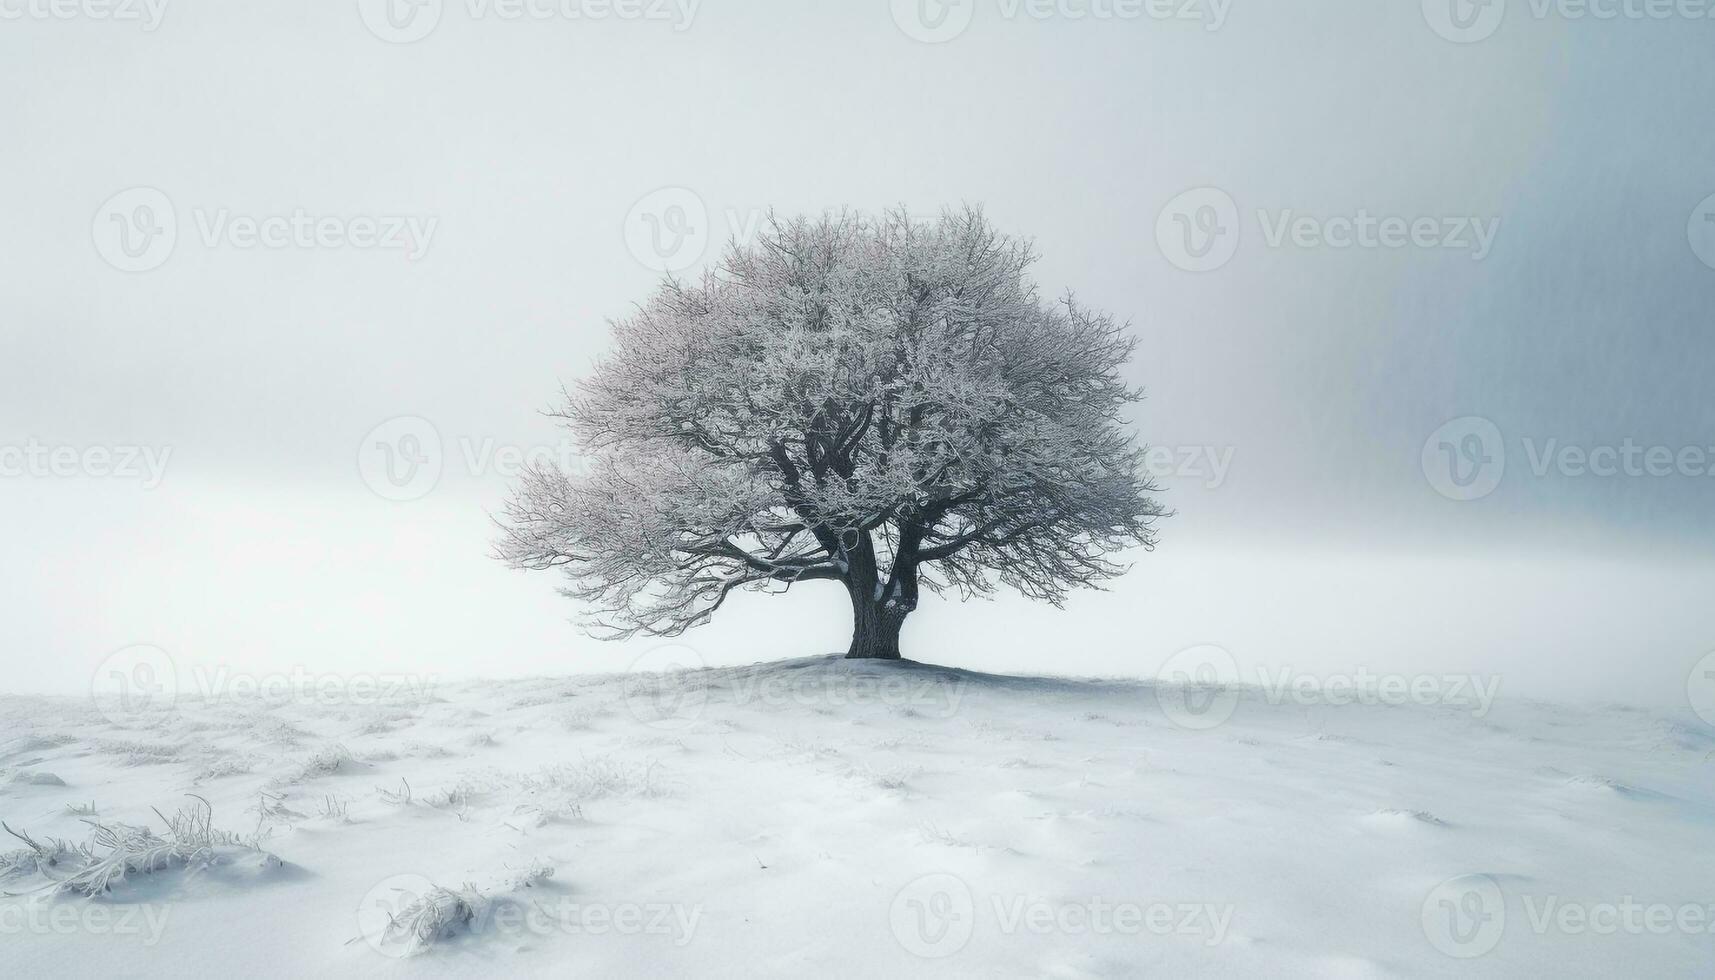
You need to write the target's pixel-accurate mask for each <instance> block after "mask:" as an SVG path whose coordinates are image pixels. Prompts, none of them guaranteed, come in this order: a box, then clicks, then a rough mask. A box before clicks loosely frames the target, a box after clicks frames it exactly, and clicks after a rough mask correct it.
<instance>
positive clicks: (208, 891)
mask: <svg viewBox="0 0 1715 980" xmlns="http://www.w3.org/2000/svg"><path fill="white" fill-rule="evenodd" d="M390 686H391V685H383V689H377V690H370V689H367V688H365V689H364V690H361V691H360V690H358V688H357V687H356V686H353V687H350V688H344V689H339V690H332V691H324V692H323V696H316V695H306V696H295V697H277V696H268V695H267V692H249V693H245V692H239V693H233V692H234V691H237V690H238V689H237V688H233V689H231V690H228V691H226V692H225V693H223V695H222V696H221V697H219V698H213V699H207V698H197V697H192V696H188V695H181V696H180V697H178V698H177V699H176V702H175V703H172V704H159V703H156V704H151V705H149V706H148V707H147V709H146V710H139V706H138V705H136V704H120V703H116V702H113V701H101V702H92V701H89V700H75V699H48V698H34V697H5V698H0V816H3V819H4V821H5V823H6V826H7V827H8V828H10V830H11V831H12V834H11V835H8V836H7V837H6V842H7V843H6V845H5V847H4V848H0V850H5V851H6V852H7V853H5V854H4V856H3V857H0V890H4V891H5V892H6V896H5V897H4V899H0V930H3V931H4V933H5V936H4V940H3V943H0V950H3V956H4V960H5V963H6V965H5V967H4V969H3V970H0V972H4V973H5V974H7V975H11V976H20V977H21V976H108V977H125V976H142V975H152V974H153V975H159V974H162V973H164V972H165V971H167V970H169V968H170V969H171V970H172V971H173V972H175V973H179V974H182V975H206V976H248V977H303V976H317V977H360V976H401V977H403V976H410V977H453V976H500V975H521V976H542V977H566V976H620V975H632V974H644V973H647V974H650V975H663V976H731V977H740V976H742V977H755V976H874V977H886V976H930V975H936V976H972V977H994V976H1019V977H1034V976H1050V977H1084V976H1099V977H1122V976H1125V977H1132V976H1160V977H1193V976H1283V977H1407V976H1492V977H1528V976H1590V977H1598V976H1655V977H1693V976H1701V977H1707V976H1709V975H1710V971H1711V969H1715V934H1712V933H1711V930H1715V728H1710V727H1708V726H1705V725H1703V724H1702V723H1701V722H1700V721H1698V720H1697V719H1696V718H1695V717H1694V716H1691V715H1689V714H1687V715H1686V716H1685V717H1684V718H1672V717H1667V716H1664V715H1655V714H1650V713H1647V712H1643V711H1639V710H1635V709H1627V708H1617V707H1616V708H1602V709H1595V708H1570V707H1560V706H1554V705H1549V704H1540V703H1530V702H1520V701H1517V700H1508V699H1505V698H1503V699H1500V700H1498V701H1496V702H1495V703H1494V704H1493V705H1492V710H1484V707H1483V706H1481V705H1478V704H1476V703H1475V701H1473V702H1472V703H1441V704H1436V705H1430V706H1426V705H1422V704H1340V705H1332V704H1327V703H1319V702H1315V701H1311V702H1309V703H1306V702H1305V700H1304V699H1302V698H1288V699H1285V700H1282V699H1280V698H1270V697H1268V696H1267V692H1266V691H1264V690H1261V689H1258V688H1249V689H1246V690H1245V691H1244V692H1243V693H1242V694H1241V695H1236V696H1235V695H1231V694H1228V693H1224V692H1220V691H1203V690H1190V691H1187V690H1185V689H1180V688H1158V687H1157V686H1155V685H1153V684H1149V683H1141V682H1135V681H1081V680H1066V679H1053V678H1013V677H998V676H988V675H980V674H971V673H967V672H961V671H952V670H943V669H938V668H931V667H925V666H919V665H913V664H909V663H907V664H885V663H852V662H847V661H843V660H838V659H822V658H814V659H808V660H798V661H791V662H787V663H783V664H774V665H766V666H761V667H756V668H742V669H723V670H711V671H704V672H697V673H690V674H679V675H671V676H666V677H663V676H659V675H647V674H643V675H639V674H631V675H606V676H582V677H564V678H546V679H536V680H528V681H507V682H487V683H479V682H472V683H460V684H456V685H455V684H434V685H427V686H426V687H418V688H416V689H411V688H409V687H405V688H403V689H398V690H387V689H385V688H386V687H390ZM275 693H278V692H275ZM1229 715H1230V717H1229ZM24 838H28V841H26V840H25V839H24ZM91 894H93V897H90V895H91Z"/></svg>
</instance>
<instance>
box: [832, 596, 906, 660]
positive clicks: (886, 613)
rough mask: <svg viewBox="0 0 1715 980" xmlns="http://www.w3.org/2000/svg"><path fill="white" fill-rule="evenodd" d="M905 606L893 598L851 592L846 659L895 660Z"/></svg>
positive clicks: (897, 655) (903, 623)
mask: <svg viewBox="0 0 1715 980" xmlns="http://www.w3.org/2000/svg"><path fill="white" fill-rule="evenodd" d="M910 612H911V610H910V608H909V607H907V606H905V605H903V604H902V603H900V602H899V601H898V600H897V599H895V600H894V601H893V602H891V603H889V602H877V601H875V599H874V598H872V597H870V596H860V595H857V594H856V593H855V592H854V593H853V595H852V645H851V649H849V650H847V651H846V659H848V660H898V659H900V656H899V630H900V627H902V626H904V625H905V617H906V616H907V615H908V614H910Z"/></svg>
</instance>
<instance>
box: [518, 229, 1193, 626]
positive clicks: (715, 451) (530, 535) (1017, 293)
mask: <svg viewBox="0 0 1715 980" xmlns="http://www.w3.org/2000/svg"><path fill="white" fill-rule="evenodd" d="M1033 260H1034V255H1033V253H1032V250H1031V247H1030V246H1029V244H1028V243H1026V242H1023V241H1020V240H1018V239H1016V238H1012V237H1010V236H1007V235H1003V234H1001V233H999V232H997V231H995V230H994V228H993V227H992V226H991V225H990V224H989V222H988V221H987V220H986V218H985V217H984V216H983V215H982V213H981V212H980V211H976V210H965V211H962V212H955V213H947V214H944V215H943V216H942V217H941V218H940V219H939V220H937V221H934V222H921V221H913V220H912V219H910V218H909V217H908V216H907V215H905V214H903V213H890V214H887V215H885V216H881V217H873V218H872V217H863V216H856V215H840V216H826V217H823V218H821V219H806V218H797V219H793V220H781V219H776V218H772V217H771V218H770V219H769V221H768V223H767V226H766V227H765V228H764V229H763V231H762V233H761V234H760V236H759V237H758V239H757V241H756V242H755V243H754V244H752V245H748V246H740V245H737V244H734V245H732V246H729V247H728V249H727V251H726V253H725V255H724V256H723V259H722V261H721V262H720V263H719V264H718V266H717V267H716V268H715V269H714V270H713V271H711V272H710V273H708V274H706V275H705V276H704V277H703V279H702V281H701V282H700V283H697V284H689V283H682V282H677V281H673V280H668V281H666V282H664V283H663V284H662V285H661V287H660V288H659V289H658V291H657V292H656V293H655V295H654V296H653V297H651V298H650V299H649V301H648V302H647V303H645V304H644V305H643V306H642V307H641V308H639V309H638V310H637V312H636V313H635V315H633V316H631V317H629V318H627V319H624V320H621V321H619V322H617V323H615V324H614V326H613V334H614V343H613V349H612V353H611V354H609V355H608V356H607V357H606V358H605V359H603V360H601V361H600V362H599V363H598V364H597V365H596V367H595V369H594V371H593V373H592V374H591V375H590V376H589V377H588V378H587V379H585V380H584V381H583V382H582V383H581V384H580V385H579V386H578V387H577V388H576V389H575V391H573V392H571V393H567V394H566V396H565V402H564V405H563V407H562V408H560V409H559V410H558V411H556V412H555V413H554V414H555V415H556V416H557V417H560V418H562V419H564V420H565V422H566V424H567V425H568V427H569V428H570V430H571V431H572V433H573V436H574V438H575V440H576V442H577V445H578V447H579V450H580V458H581V459H582V460H583V463H582V465H581V466H580V467H579V469H578V470H577V472H573V473H567V472H562V471H560V470H558V469H555V468H551V467H536V468H532V469H530V470H528V471H527V472H526V473H525V474H524V476H523V479H522V482H521V484H520V485H519V486H518V487H517V489H516V492H515V494H514V496H513V498H512V499H511V500H510V501H509V502H508V504H507V506H506V508H505V510H504V512H503V514H502V515H501V516H500V518H499V524H500V526H501V529H502V536H501V540H500V542H499V543H498V545H497V547H496V553H497V556H498V557H500V558H502V559H503V560H505V561H507V562H509V563H510V564H512V565H513V566H515V567H519V568H559V569H561V570H563V571H564V572H565V573H566V576H567V578H568V579H569V580H570V583H571V584H570V585H569V586H567V587H566V588H564V589H562V590H561V591H562V592H563V593H564V594H565V595H567V596H569V597H572V598H575V599H579V600H582V601H584V602H586V603H588V604H590V605H591V606H593V607H594V609H595V610H596V613H595V615H594V616H593V617H592V619H593V624H592V632H595V633H597V635H606V636H607V637H609V638H618V637H626V636H631V635H634V634H637V633H647V634H653V635H659V636H675V635H678V634H680V633H682V632H684V631H685V630H687V629H689V628H690V627H692V626H697V625H700V624H702V623H704V622H706V621H708V619H709V618H710V617H711V616H712V615H713V614H714V612H715V610H717V609H719V608H720V606H721V604H722V603H723V602H725V600H726V598H727V596H729V595H730V594H732V592H733V590H735V589H738V588H742V587H747V586H748V587H753V588H756V589H778V590H780V591H784V590H786V589H788V588H790V587H791V586H792V584H793V583H796V582H805V581H813V580H818V579H826V580H830V581H835V582H839V583H841V584H843V585H844V586H845V588H846V591H847V592H848V593H849V594H850V596H851V603H852V618H853V629H852V642H851V649H850V651H849V652H848V653H847V656H848V657H857V658H880V659H897V658H899V655H900V654H899V632H900V627H901V625H902V624H903V623H904V622H905V618H906V616H908V615H909V614H910V613H911V611H912V610H913V609H915V608H917V598H918V590H919V588H920V587H927V588H929V589H930V590H931V591H934V592H937V593H939V592H941V591H943V590H946V589H953V590H956V591H957V593H958V594H959V595H961V596H962V597H967V598H968V597H970V596H972V595H976V594H985V593H991V592H993V591H995V589H996V588H997V587H998V586H1000V585H1008V586H1011V587H1013V588H1015V589H1017V590H1018V591H1019V592H1021V593H1023V594H1024V595H1025V596H1028V597H1030V598H1032V599H1042V600H1047V601H1048V602H1052V603H1054V604H1055V605H1060V604H1061V602H1062V601H1063V599H1064V598H1065V596H1066V593H1067V592H1068V590H1069V589H1071V588H1072V587H1074V586H1089V585H1094V584H1095V583H1097V582H1099V581H1101V580H1103V579H1106V578H1108V577H1111V576H1115V575H1118V574H1121V573H1122V572H1124V571H1125V568H1124V566H1121V565H1119V564H1116V563H1115V562H1114V561H1113V560H1112V559H1111V557H1110V556H1112V555H1113V553H1114V552H1117V551H1120V550H1122V549H1126V548H1133V547H1142V548H1146V549H1147V548H1151V547H1153V545H1154V533H1153V525H1154V522H1155V520H1156V518H1158V517H1160V516H1162V514H1163V511H1162V510H1161V508H1160V507H1159V506H1157V504H1156V503H1155V501H1153V500H1152V499H1151V498H1150V497H1149V494H1150V493H1151V492H1152V491H1154V490H1155V489H1156V488H1155V487H1154V486H1152V485H1151V483H1150V482H1149V480H1148V479H1147V478H1146V477H1145V476H1144V475H1143V474H1142V472H1141V469H1140V465H1139V464H1140V455H1141V451H1142V450H1141V449H1140V447H1139V446H1138V445H1137V444H1136V443H1135V441H1134V440H1133V438H1132V437H1131V435H1130V434H1129V433H1128V432H1127V431H1126V427H1125V425H1124V422H1123V421H1122V418H1121V413H1122V412H1123V411H1124V410H1125V409H1126V408H1127V406H1128V405H1130V404H1131V403H1132V402H1134V401H1137V400H1138V399H1140V398H1141V397H1142V392H1141V391H1139V390H1137V389H1134V388H1131V387H1129V386H1127V384H1126V383H1125V382H1124V381H1123V380H1121V378H1120V375H1119V371H1120V368H1121V366H1122V365H1123V364H1124V363H1125V361H1126V360H1127V358H1128V357H1129V356H1130V354H1131V351H1132V348H1133V346H1134V345H1135V341H1134V340H1133V338H1132V337H1131V336H1130V335H1129V333H1128V331H1127V330H1126V329H1125V327H1124V326H1123V325H1121V324H1116V323H1115V322H1114V321H1113V319H1112V318H1110V317H1109V316H1107V315H1105V314H1102V313H1098V312H1094V311H1091V310H1087V309H1085V308H1084V307H1081V306H1079V305H1078V304H1077V303H1076V302H1074V301H1073V299H1072V298H1071V297H1070V296H1068V297H1067V298H1065V299H1063V300H1061V301H1060V302H1058V303H1055V304H1048V303H1044V302H1042V301H1041V300H1040V299H1039V298H1038V296H1037V293H1036V289H1035V285H1034V284H1033V283H1032V282H1030V281H1029V280H1028V279H1027V278H1026V274H1027V270H1028V268H1029V266H1030V265H1031V263H1032V261H1033Z"/></svg>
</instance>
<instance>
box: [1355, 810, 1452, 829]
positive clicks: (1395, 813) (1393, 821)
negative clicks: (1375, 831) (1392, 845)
mask: <svg viewBox="0 0 1715 980" xmlns="http://www.w3.org/2000/svg"><path fill="white" fill-rule="evenodd" d="M1368 819H1369V820H1370V821H1371V822H1372V823H1377V824H1382V825H1385V826H1409V825H1413V824H1422V825H1424V826H1428V827H1446V826H1449V825H1448V823H1447V821H1445V820H1443V819H1441V818H1440V817H1438V816H1436V815H1435V814H1433V813H1430V812H1429V811H1428V810H1396V809H1392V808H1384V809H1380V810H1376V811H1374V812H1372V813H1370V814H1369V815H1368Z"/></svg>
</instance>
